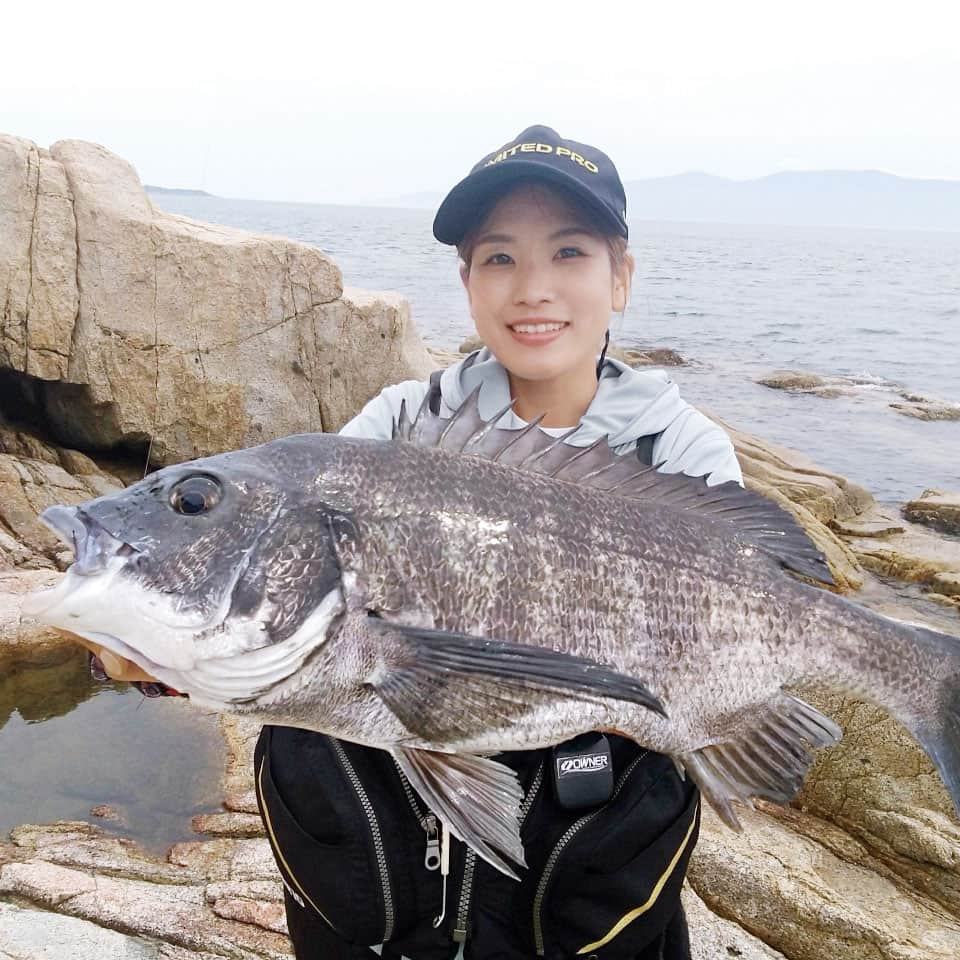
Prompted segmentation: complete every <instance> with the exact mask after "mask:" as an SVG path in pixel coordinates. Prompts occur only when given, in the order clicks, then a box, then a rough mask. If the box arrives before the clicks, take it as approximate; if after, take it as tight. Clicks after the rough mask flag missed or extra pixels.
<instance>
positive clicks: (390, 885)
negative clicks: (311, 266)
mask: <svg viewBox="0 0 960 960" xmlns="http://www.w3.org/2000/svg"><path fill="white" fill-rule="evenodd" d="M625 206H626V203H625V196H624V191H623V186H622V184H621V181H620V178H619V176H618V174H617V172H616V170H615V168H614V166H613V164H612V163H611V161H610V159H609V158H608V157H607V156H606V155H605V154H603V153H602V152H601V151H599V150H597V149H595V148H593V147H590V146H587V145H585V144H580V143H575V142H573V141H569V140H564V139H562V138H561V137H559V136H558V135H557V134H556V133H555V132H554V131H553V130H551V129H549V128H547V127H542V126H537V127H530V128H528V129H527V130H525V131H523V132H522V133H521V134H520V135H519V137H517V138H516V140H514V141H511V142H510V143H509V144H506V145H505V146H503V147H501V148H500V149H499V150H496V151H494V152H493V153H491V154H489V155H487V156H486V157H484V158H483V159H482V160H481V161H480V162H479V163H478V164H477V165H476V166H475V167H474V168H473V170H471V172H470V174H469V175H468V176H467V177H466V178H465V179H464V180H463V181H461V182H460V183H459V184H458V185H457V186H456V187H454V188H453V190H452V191H451V192H450V194H449V195H448V196H447V198H446V199H445V200H444V202H443V204H442V205H441V207H440V209H439V211H438V213H437V217H436V220H435V222H434V234H435V236H436V237H437V239H438V240H440V241H441V242H442V243H446V244H450V245H453V246H455V247H456V248H457V250H458V252H459V254H460V274H461V278H462V280H463V284H464V287H465V290H466V293H467V300H468V302H469V305H470V311H471V314H472V316H473V319H474V322H475V324H476V328H477V332H478V334H479V335H480V338H481V340H482V341H483V343H484V344H485V347H484V349H482V350H480V351H478V352H476V353H474V354H471V355H470V356H469V357H468V358H466V359H465V360H464V361H463V362H461V363H459V364H457V365H455V366H453V367H451V368H449V369H448V370H446V371H445V372H444V373H443V374H442V376H441V375H434V377H433V378H431V380H430V381H429V382H424V383H418V382H413V381H410V382H407V383H402V384H398V385H396V386H392V387H388V388H386V389H385V390H384V391H383V392H382V393H381V394H380V395H379V396H377V397H375V398H374V399H373V400H371V401H370V403H368V404H367V405H366V406H365V407H364V409H363V410H362V412H361V413H360V414H359V415H358V416H357V417H356V418H355V419H354V420H352V421H351V422H350V423H348V424H347V425H346V426H345V427H344V429H343V431H342V432H343V433H345V434H348V435H351V436H358V437H370V438H377V439H383V440H389V439H390V437H391V434H392V430H393V425H394V422H395V421H396V419H397V417H398V416H399V413H400V406H401V403H402V402H403V401H406V404H407V408H408V409H416V408H418V407H419V405H420V404H421V402H422V401H423V400H424V398H427V400H428V403H429V404H430V406H431V408H432V409H433V410H434V411H435V412H438V413H440V414H441V415H442V416H449V415H450V414H451V412H452V411H453V410H455V409H456V408H457V406H459V404H460V403H461V402H462V401H463V400H464V399H465V398H466V397H467V396H468V395H469V394H470V393H471V392H472V391H473V390H474V389H475V388H476V387H477V386H478V385H479V386H480V393H479V404H480V411H481V413H482V414H483V415H484V416H486V417H491V416H493V415H494V414H495V413H496V412H497V411H499V410H502V409H503V408H504V407H505V406H506V404H507V403H508V402H509V400H510V399H512V400H513V409H512V411H511V412H509V413H507V414H505V415H504V418H503V420H502V422H501V424H500V425H501V426H504V427H520V426H522V425H524V424H525V423H526V422H528V421H530V420H531V419H533V418H534V417H536V416H539V415H540V414H545V417H544V419H543V420H542V421H541V429H544V430H546V431H548V432H550V433H553V434H556V435H559V434H561V433H566V432H567V431H568V430H569V428H570V427H572V426H574V425H577V424H579V425H580V426H581V429H580V430H579V431H578V432H577V434H576V435H575V436H573V437H571V438H569V439H568V441H567V442H570V443H575V444H577V445H586V444H589V443H592V442H593V441H594V440H596V439H597V438H599V437H607V438H608V440H609V443H610V444H611V446H613V447H614V448H615V449H616V450H617V452H619V453H623V454H628V453H629V454H633V455H638V456H640V457H641V458H642V459H644V460H645V461H647V462H649V463H655V464H658V465H659V467H660V469H662V470H666V471H668V472H680V471H683V472H684V473H686V474H688V475H690V476H707V478H708V483H721V482H724V481H727V480H737V481H739V480H740V478H741V477H740V469H739V466H738V464H737V461H736V457H735V455H734V452H733V447H732V444H731V443H730V440H729V438H728V437H727V436H726V434H724V433H723V431H722V430H720V429H719V428H718V427H716V426H715V425H714V424H713V423H712V422H710V421H709V420H707V419H706V418H705V417H703V416H702V415H701V414H699V413H698V412H697V411H695V410H694V409H693V408H691V407H690V406H688V405H687V404H686V403H684V402H683V401H682V400H681V399H680V398H679V395H678V391H677V388H676V386H675V385H674V384H673V383H671V381H670V380H669V378H667V377H666V376H665V375H664V374H662V373H660V372H637V371H634V370H631V369H630V368H629V367H627V366H625V365H623V364H620V363H618V362H616V361H613V360H610V359H607V358H606V357H605V350H606V342H607V337H608V332H607V331H608V327H609V322H610V317H611V314H612V313H616V312H622V311H623V310H624V308H625V306H626V303H627V299H628V296H629V292H630V283H631V275H632V270H633V259H632V257H631V256H630V254H629V253H628V251H627V223H626V209H625ZM598 354H599V361H598ZM113 666H114V667H115V669H116V670H120V669H121V668H122V665H119V666H118V665H113ZM111 672H114V671H111ZM591 737H592V739H591ZM587 739H588V741H589V742H588V743H587V744H586V745H584V744H583V743H582V742H580V741H581V740H582V738H577V742H571V743H570V744H566V745H560V746H559V747H557V748H554V749H553V750H538V751H530V752H523V753H514V754H508V755H504V756H502V757H500V758H498V759H501V760H502V761H503V762H505V763H506V764H507V765H509V766H510V767H512V768H513V769H514V770H515V771H516V772H517V775H518V777H519V779H520V782H521V783H522V785H523V788H524V791H525V801H524V804H523V808H522V817H523V826H522V831H521V835H522V838H523V841H524V848H525V851H526V857H527V866H528V869H527V870H526V871H525V872H524V873H523V877H522V880H521V882H520V883H517V882H516V881H514V880H511V879H509V878H507V877H506V876H504V875H503V874H501V873H499V872H497V871H496V870H494V869H493V868H492V867H490V866H489V865H488V864H487V863H486V862H484V861H480V860H478V859H477V858H476V856H475V855H474V854H473V852H472V851H470V850H467V849H466V848H465V847H464V846H463V845H462V844H460V843H458V842H456V841H455V842H454V843H453V846H452V853H451V857H450V871H449V877H446V878H444V877H443V876H441V872H440V871H438V870H437V866H438V864H439V831H440V824H438V822H437V820H436V818H435V817H434V815H433V814H432V813H431V812H430V811H429V810H426V809H424V807H423V805H422V803H421V802H420V800H419V799H418V798H417V797H416V796H415V795H414V793H413V791H412V790H411V788H410V786H409V784H408V783H407V782H406V781H405V780H404V779H403V778H402V776H401V774H400V773H399V771H398V770H397V768H396V767H395V766H394V764H393V761H392V760H391V759H390V757H389V756H388V755H387V754H386V753H384V752H382V751H378V750H371V749H368V748H364V747H359V746H356V745H355V744H351V743H345V742H340V741H337V740H334V739H332V738H329V737H326V736H322V735H319V734H315V733H309V732H306V731H302V730H296V729H291V728H285V727H265V728H264V730H263V733H262V734H261V737H260V740H259V743H258V745H257V750H256V756H255V773H256V785H257V795H258V799H259V802H260V805H261V812H262V814H263V817H264V822H265V825H266V828H267V832H268V835H269V837H270V841H271V844H272V845H273V849H274V853H275V856H276V859H277V865H278V868H279V870H280V873H281V875H282V877H283V880H284V885H285V888H286V893H285V897H286V908H287V919H288V926H289V929H290V934H291V937H292V939H293V941H294V945H295V948H296V954H297V957H298V958H299V960H319V958H348V957H369V956H371V955H372V951H371V949H370V945H376V944H381V943H382V944H383V946H382V947H377V951H378V952H380V953H381V955H382V956H384V957H393V958H399V957H401V956H404V957H409V958H413V960H433V958H436V960H440V958H452V957H454V956H455V955H456V954H457V952H458V950H460V949H462V950H463V951H464V955H465V956H466V957H467V958H478V960H479V958H493V957H497V958H531V957H534V956H538V955H540V956H547V957H565V956H574V955H577V954H581V955H585V956H596V957H611V958H618V957H621V958H638V960H639V958H642V960H653V958H658V960H681V958H687V957H689V943H688V936H687V928H686V921H685V919H684V916H683V910H682V908H681V906H680V900H679V895H680V887H681V884H682V880H683V875H684V872H685V869H686V864H687V861H688V859H689V856H690V852H691V850H692V848H693V844H694V843H695V841H696V827H697V823H698V797H697V795H696V790H695V788H694V787H693V786H692V784H690V783H689V782H685V781H684V780H683V779H682V778H681V777H680V775H679V774H678V772H677V770H676V768H675V766H674V764H673V762H672V761H671V760H669V759H668V758H666V757H663V756H661V755H658V754H654V753H651V752H648V751H645V750H643V749H642V748H640V747H638V746H637V745H636V744H634V743H632V742H630V741H628V740H625V739H623V738H619V737H613V736H611V737H610V738H609V741H608V740H607V739H606V738H603V737H602V736H600V735H599V734H598V735H595V736H593V735H587ZM584 750H586V751H587V753H586V754H584V752H583V751H584ZM577 751H580V753H579V754H578V753H577ZM582 755H585V756H589V757H590V759H591V762H592V763H595V764H596V765H597V768H598V769H601V770H602V771H603V772H604V773H606V772H607V771H608V770H609V769H610V768H612V772H613V777H612V778H609V777H595V778H593V782H592V783H590V782H589V781H590V778H588V777H582V778H580V780H579V781H576V780H575V784H574V786H575V788H574V789H571V786H570V783H569V782H565V781H563V780H562V778H561V774H560V770H561V767H562V764H561V762H560V761H559V760H558V758H559V757H562V756H582ZM598 758H599V759H598ZM604 758H605V759H604ZM585 784H586V787H585V786H584V785H585Z"/></svg>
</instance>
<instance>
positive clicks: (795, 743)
mask: <svg viewBox="0 0 960 960" xmlns="http://www.w3.org/2000/svg"><path fill="white" fill-rule="evenodd" d="M842 736H843V731H842V730H841V729H840V728H839V727H838V726H837V725H836V724H835V723H834V722H833V721H832V720H831V719H830V718H829V717H826V716H824V715H823V714H822V713H821V712H820V711H819V710H817V709H815V708H814V707H811V706H810V704H808V703H804V702H803V701H802V700H798V699H797V698H796V697H791V696H789V695H787V694H781V695H780V696H779V697H778V698H777V699H776V700H775V701H773V702H772V703H769V704H767V705H766V706H765V707H762V708H761V709H760V711H759V712H758V716H757V721H756V723H754V724H751V725H750V726H749V727H747V729H745V730H744V731H743V732H742V733H741V734H739V735H738V736H736V737H732V738H730V739H728V740H725V741H723V742H721V743H714V744H711V745H710V746H707V747H702V748H701V749H699V750H693V751H691V752H690V753H685V754H682V755H681V756H680V757H679V759H680V762H681V763H682V764H683V766H684V767H685V769H686V771H687V773H689V774H690V776H691V778H692V779H693V780H694V781H695V782H696V784H697V786H698V787H699V788H700V790H701V792H702V793H703V795H704V796H705V797H706V798H707V800H709V801H710V803H711V804H712V806H713V807H714V809H715V810H716V811H717V813H718V814H719V815H720V818H721V819H722V820H723V822H724V823H726V824H727V826H728V827H731V828H732V829H734V830H737V831H738V832H739V830H740V821H739V819H738V818H737V814H736V812H735V810H734V808H733V805H732V801H734V800H737V801H740V802H741V803H746V804H749V803H750V798H751V797H765V798H766V799H768V800H773V801H774V802H776V803H782V804H786V803H789V802H790V800H792V799H793V797H794V796H796V794H797V793H798V792H799V790H800V787H801V785H802V784H803V778H804V777H805V776H806V773H807V770H809V769H810V765H811V764H812V763H813V754H812V753H811V752H810V749H809V748H810V747H824V746H831V745H833V744H835V743H837V742H838V741H839V740H840V738H841V737H842Z"/></svg>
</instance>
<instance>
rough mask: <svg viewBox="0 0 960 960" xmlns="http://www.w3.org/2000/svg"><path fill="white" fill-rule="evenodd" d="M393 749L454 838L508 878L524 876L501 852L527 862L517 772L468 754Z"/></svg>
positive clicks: (401, 767) (415, 784)
mask: <svg viewBox="0 0 960 960" xmlns="http://www.w3.org/2000/svg"><path fill="white" fill-rule="evenodd" d="M391 752H392V754H393V757H394V759H395V760H396V761H397V763H398V764H399V766H400V769H401V770H402V771H403V772H404V774H405V775H406V777H407V779H408V780H409V781H410V783H411V785H412V786H413V788H414V789H415V790H416V791H417V792H418V793H419V794H420V796H421V797H423V799H424V801H425V802H426V803H427V805H428V806H429V807H430V809H431V810H432V811H433V812H434V813H435V814H436V815H437V816H438V817H439V818H440V820H442V821H443V822H444V823H445V824H446V825H447V826H448V827H449V828H450V832H451V833H452V834H453V835H454V836H456V837H459V838H460V839H461V840H462V841H463V842H464V843H466V844H468V845H469V846H471V847H472V848H473V849H474V850H476V851H477V853H478V854H479V855H480V856H481V857H483V859H484V860H486V861H487V862H488V863H490V864H492V865H493V866H495V867H496V868H497V869H498V870H500V871H502V872H503V873H505V874H506V875H507V876H508V877H512V878H513V879H514V880H519V879H520V878H519V877H518V876H517V874H516V872H515V871H514V870H513V869H512V868H511V867H510V865H509V863H507V861H506V860H504V859H503V857H502V856H500V854H503V855H504V856H506V857H508V858H509V859H510V860H512V861H513V862H514V863H517V864H520V866H524V865H525V861H524V858H523V844H522V843H521V841H520V803H521V801H522V800H523V790H522V789H521V787H520V784H519V783H518V781H517V778H516V775H515V774H514V772H513V771H512V770H510V769H509V768H508V767H505V766H504V765H503V764H501V763H497V762H496V761H494V760H486V759H484V758H483V757H474V756H469V755H466V754H458V753H437V752H435V751H432V750H408V749H403V748H396V749H394V750H393V751H391ZM498 851H499V853H498Z"/></svg>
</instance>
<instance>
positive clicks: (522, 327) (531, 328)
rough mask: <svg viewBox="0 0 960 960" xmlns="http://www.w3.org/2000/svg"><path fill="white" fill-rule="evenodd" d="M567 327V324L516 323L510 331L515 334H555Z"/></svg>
mask: <svg viewBox="0 0 960 960" xmlns="http://www.w3.org/2000/svg"><path fill="white" fill-rule="evenodd" d="M565 326H566V324H565V323H515V324H513V326H512V327H511V328H510V329H511V330H513V331H514V332H515V333H553V331H554V330H562V329H563V328H564V327H565Z"/></svg>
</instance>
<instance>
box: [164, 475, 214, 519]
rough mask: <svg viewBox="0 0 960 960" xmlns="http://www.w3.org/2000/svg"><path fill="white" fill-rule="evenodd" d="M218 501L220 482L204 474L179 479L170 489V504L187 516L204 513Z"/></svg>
mask: <svg viewBox="0 0 960 960" xmlns="http://www.w3.org/2000/svg"><path fill="white" fill-rule="evenodd" d="M219 502H220V484H219V483H217V481H216V480H214V479H213V477H208V476H206V475H204V474H197V475H196V476H193V477H187V478H186V479H184V480H180V481H179V482H178V483H176V484H175V485H174V487H173V488H172V489H171V491H170V506H172V507H173V509H174V510H176V511H177V513H182V514H183V515H184V516H187V517H195V516H196V515H197V514H199V513H206V512H207V511H208V510H212V509H213V508H214V507H215V506H216V505H217V504H218V503H219Z"/></svg>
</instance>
